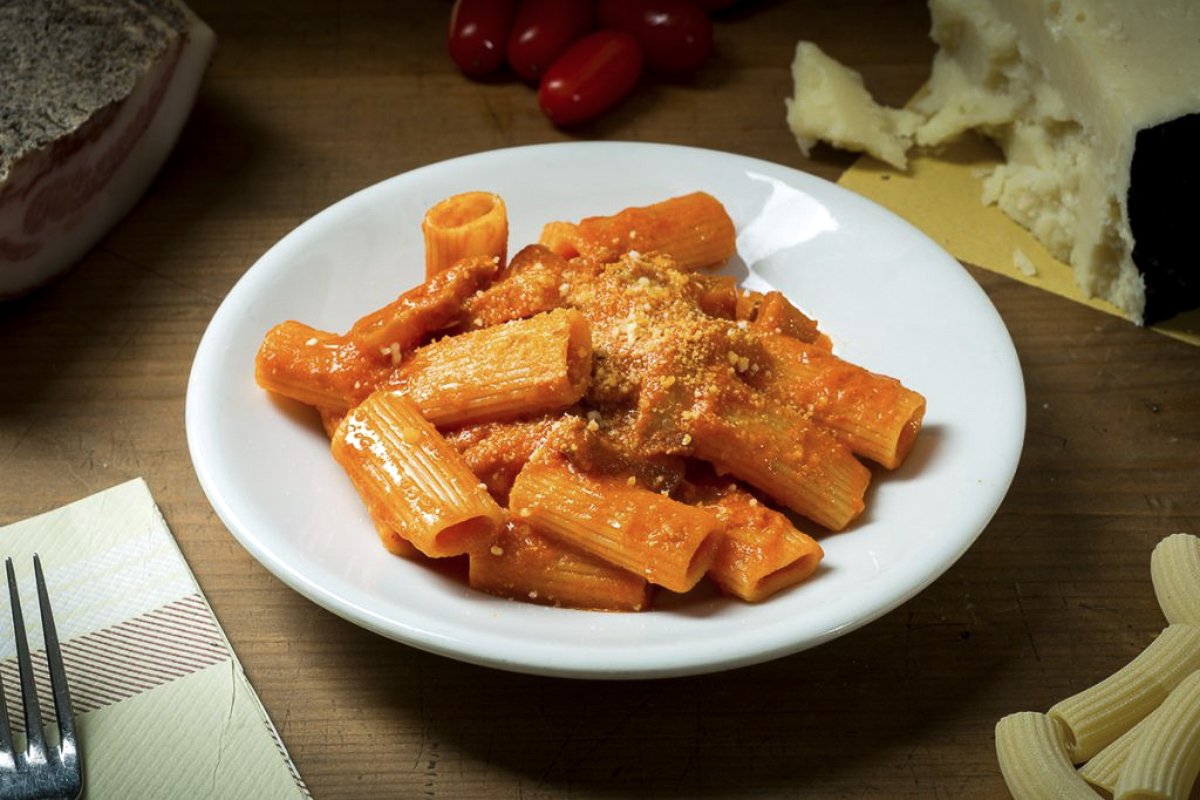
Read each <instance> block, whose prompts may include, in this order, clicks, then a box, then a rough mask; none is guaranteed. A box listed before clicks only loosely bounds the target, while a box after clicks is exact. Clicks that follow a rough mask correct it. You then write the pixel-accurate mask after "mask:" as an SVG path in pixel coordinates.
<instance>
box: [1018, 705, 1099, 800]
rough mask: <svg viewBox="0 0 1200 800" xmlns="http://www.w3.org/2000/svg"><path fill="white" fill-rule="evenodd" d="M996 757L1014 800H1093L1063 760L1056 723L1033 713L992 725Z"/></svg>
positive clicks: (1024, 713)
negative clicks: (994, 734) (994, 727)
mask: <svg viewBox="0 0 1200 800" xmlns="http://www.w3.org/2000/svg"><path fill="white" fill-rule="evenodd" d="M996 757H997V759H998V760H999V762H1000V772H1001V774H1003V775H1004V783H1005V784H1006V785H1007V786H1008V791H1009V793H1010V794H1012V796H1013V798H1014V800H1097V798H1099V795H1098V794H1096V793H1095V792H1094V791H1093V790H1092V789H1091V788H1090V787H1089V786H1088V785H1087V783H1086V782H1085V781H1084V780H1083V778H1081V777H1079V775H1077V774H1076V772H1075V768H1074V767H1073V766H1072V765H1071V761H1070V759H1069V758H1068V757H1067V751H1066V748H1065V747H1064V746H1063V742H1062V739H1061V737H1060V731H1059V729H1058V726H1057V724H1056V723H1055V722H1054V720H1052V719H1051V718H1050V717H1048V716H1046V715H1045V714H1040V713H1038V712H1036V711H1018V712H1017V713H1015V714H1010V715H1008V716H1007V717H1004V718H1003V719H1001V720H1000V721H999V722H998V723H996Z"/></svg>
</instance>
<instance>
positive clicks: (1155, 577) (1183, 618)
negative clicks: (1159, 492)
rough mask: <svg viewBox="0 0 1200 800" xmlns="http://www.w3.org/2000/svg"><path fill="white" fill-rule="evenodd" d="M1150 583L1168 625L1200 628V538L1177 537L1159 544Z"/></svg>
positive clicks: (1172, 536)
mask: <svg viewBox="0 0 1200 800" xmlns="http://www.w3.org/2000/svg"><path fill="white" fill-rule="evenodd" d="M1150 579H1151V581H1152V582H1153V583H1154V595H1155V597H1157V598H1158V605H1159V606H1160V607H1161V608H1162V611H1163V614H1165V615H1166V617H1167V622H1170V623H1174V622H1186V623H1189V624H1191V625H1200V538H1198V537H1195V536H1192V535H1191V534H1187V533H1176V534H1173V535H1171V536H1168V537H1167V538H1165V539H1163V540H1162V541H1161V542H1159V543H1158V545H1157V546H1156V547H1155V548H1154V552H1153V553H1151V554H1150Z"/></svg>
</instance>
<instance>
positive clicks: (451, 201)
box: [425, 192, 503, 229]
mask: <svg viewBox="0 0 1200 800" xmlns="http://www.w3.org/2000/svg"><path fill="white" fill-rule="evenodd" d="M502 207H503V203H502V201H501V200H500V198H499V197H497V196H496V195H494V194H490V193H488V192H467V193H465V194H459V195H455V196H454V197H451V198H448V199H446V200H443V201H442V202H440V203H438V204H437V205H436V206H434V207H433V208H431V209H429V212H428V213H427V214H426V216H425V219H426V221H427V222H428V223H429V224H430V225H432V226H433V227H435V228H443V229H450V228H461V227H463V226H465V225H469V224H471V223H472V222H475V221H476V220H479V219H483V218H484V217H486V216H488V215H489V214H492V213H494V212H496V211H497V210H498V209H501V208H502Z"/></svg>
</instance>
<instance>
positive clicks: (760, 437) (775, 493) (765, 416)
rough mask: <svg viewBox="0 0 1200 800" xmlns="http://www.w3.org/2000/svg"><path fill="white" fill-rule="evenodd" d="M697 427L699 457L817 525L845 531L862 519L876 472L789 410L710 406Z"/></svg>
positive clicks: (763, 405)
mask: <svg viewBox="0 0 1200 800" xmlns="http://www.w3.org/2000/svg"><path fill="white" fill-rule="evenodd" d="M690 425H691V430H692V433H691V434H689V436H690V444H691V446H692V447H693V448H694V450H695V454H696V456H697V457H699V458H702V459H704V460H705V461H708V462H709V463H711V464H712V465H713V466H715V467H716V468H717V471H718V472H724V473H729V474H731V475H733V476H735V477H737V478H741V479H742V480H744V481H745V482H746V483H749V484H750V485H751V486H755V487H757V488H759V489H761V490H762V491H764V492H766V493H767V494H768V495H770V496H771V497H773V498H774V499H775V500H776V501H778V502H779V503H781V504H783V505H785V506H787V507H788V508H790V509H791V510H792V511H795V512H796V513H797V514H802V515H804V516H806V517H808V518H809V519H811V520H812V521H813V522H816V523H817V524H818V525H823V526H825V527H826V528H829V529H831V530H842V529H843V528H845V527H846V526H847V525H849V524H850V522H851V521H852V520H853V519H854V518H855V517H857V516H858V515H859V514H860V513H862V510H863V506H864V504H863V495H864V494H865V493H866V491H867V484H868V483H870V480H871V473H870V471H869V470H868V469H867V468H866V467H864V466H863V465H862V464H860V463H859V462H858V461H857V460H855V458H854V456H853V455H852V454H851V453H850V451H849V450H848V449H846V447H845V446H844V445H842V444H841V443H840V442H838V441H837V440H836V439H834V438H833V437H832V436H830V435H829V434H827V433H826V432H825V431H823V430H820V429H819V428H818V427H817V426H816V425H815V424H813V423H812V422H811V421H809V420H807V419H805V418H804V417H803V416H801V415H799V414H795V413H791V412H789V411H788V409H787V408H786V407H784V406H782V405H779V404H773V403H769V402H760V403H754V402H750V401H747V402H744V403H742V402H729V401H727V400H724V399H719V398H718V399H713V398H706V399H705V400H704V401H703V402H702V403H701V408H700V410H699V411H698V413H696V414H695V415H694V417H693V418H692V420H691V422H690Z"/></svg>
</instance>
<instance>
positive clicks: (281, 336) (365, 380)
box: [254, 320, 388, 411]
mask: <svg viewBox="0 0 1200 800" xmlns="http://www.w3.org/2000/svg"><path fill="white" fill-rule="evenodd" d="M387 375H388V370H387V369H386V368H385V367H383V366H381V365H379V364H378V363H377V362H376V361H375V360H373V359H370V358H367V357H366V356H365V355H364V354H363V353H362V351H361V350H360V349H359V348H358V346H357V345H356V344H355V343H354V342H353V341H350V340H348V339H346V338H345V337H343V336H338V335H337V334H335V333H328V332H326V331H320V330H317V329H316V328H311V327H309V326H308V325H305V324H303V323H300V322H295V321H291V320H289V321H288V322H282V323H280V324H278V325H276V326H275V327H274V328H271V330H269V331H267V335H266V336H265V337H264V338H263V343H262V344H261V345H260V346H259V348H258V353H257V355H256V356H255V358H254V379H255V381H256V382H257V383H258V385H259V386H261V387H262V388H264V389H266V390H267V391H270V392H274V393H275V394H278V395H282V396H283V397H290V398H291V399H293V400H296V401H299V402H301V403H304V404H306V405H310V406H315V407H318V408H326V409H330V410H331V411H346V410H348V409H349V408H350V407H351V406H353V405H355V404H356V403H358V402H360V401H362V400H363V399H364V398H366V397H367V396H368V395H369V394H370V393H371V392H372V391H374V389H375V386H376V384H378V383H379V382H380V381H382V380H383V379H384V378H386V377H387Z"/></svg>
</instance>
